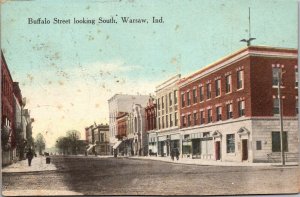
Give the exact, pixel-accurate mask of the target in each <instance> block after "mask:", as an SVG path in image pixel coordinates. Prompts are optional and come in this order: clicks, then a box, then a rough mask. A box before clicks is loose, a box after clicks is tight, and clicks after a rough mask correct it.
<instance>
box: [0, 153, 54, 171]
mask: <svg viewBox="0 0 300 197" xmlns="http://www.w3.org/2000/svg"><path fill="white" fill-rule="evenodd" d="M48 170H56V167H55V165H54V164H52V163H51V162H50V164H46V157H43V156H37V157H33V159H32V161H31V166H28V161H27V159H26V160H22V161H18V162H16V163H14V164H11V165H9V166H6V167H4V168H2V172H36V171H48Z"/></svg>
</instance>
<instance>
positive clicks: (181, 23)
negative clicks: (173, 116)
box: [1, 0, 297, 146]
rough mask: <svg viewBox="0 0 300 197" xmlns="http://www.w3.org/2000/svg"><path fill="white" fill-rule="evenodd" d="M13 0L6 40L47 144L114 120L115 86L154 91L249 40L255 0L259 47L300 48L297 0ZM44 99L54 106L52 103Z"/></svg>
mask: <svg viewBox="0 0 300 197" xmlns="http://www.w3.org/2000/svg"><path fill="white" fill-rule="evenodd" d="M63 2H64V3H62V1H61V0H51V1H50V0H49V1H19V2H18V1H7V2H5V3H3V4H2V6H1V23H2V24H1V30H2V31H1V33H2V35H1V45H2V46H1V48H2V49H3V51H4V55H5V58H6V61H7V63H8V66H9V68H10V71H11V73H12V76H13V79H14V81H19V82H20V87H21V89H22V93H23V96H25V97H27V98H28V101H29V102H28V104H27V107H28V108H29V109H31V113H32V116H34V118H35V119H36V122H35V124H34V135H35V134H36V133H38V132H42V133H45V131H48V132H49V133H50V134H48V135H49V136H47V138H48V139H47V143H48V145H50V146H51V145H53V144H54V141H55V138H56V137H57V136H59V135H64V133H65V131H66V130H68V129H77V130H79V131H81V132H83V130H84V127H85V126H88V125H89V124H92V123H93V122H94V121H96V122H97V123H100V122H104V123H106V122H108V105H107V99H108V98H110V97H111V96H112V95H113V94H114V93H116V92H123V93H136V92H140V93H143V94H149V93H153V91H154V89H155V86H156V85H157V84H158V83H160V82H162V81H163V80H165V79H167V78H168V77H170V76H172V75H174V74H176V73H177V72H178V71H180V72H181V74H182V75H183V76H184V75H186V74H188V73H192V72H194V71H196V70H198V69H200V68H201V67H203V66H205V65H207V64H209V63H211V62H214V61H216V60H217V59H219V58H221V57H223V56H225V55H228V54H229V53H232V52H234V51H236V50H239V49H241V48H242V47H245V43H241V42H239V40H241V39H243V38H247V37H248V7H251V19H252V20H251V34H252V36H253V37H255V38H257V39H256V40H255V41H254V42H253V45H268V46H275V47H288V48H296V47H297V1H296V0H290V1H287V0H279V1H271V0H263V1H262V0H252V1H251V0H240V1H237V0H226V1H221V0H201V1H196V0H190V1H181V0H175V1H174V0H172V1H171V0H169V1H167V0H163V1H158V0H156V1H148V0H144V1H134V0H127V1H124V0H122V1H108V0H98V1H97V0H94V1H79V0H77V1H74V0H72V1H63ZM116 14H117V15H118V16H128V17H138V18H149V19H151V17H152V16H157V17H160V16H162V17H163V18H164V21H165V23H163V24H152V23H149V24H122V23H121V21H120V20H118V21H119V23H118V24H97V25H90V24H86V25H74V24H70V25H54V24H50V25H28V24H27V21H28V18H29V17H32V18H33V19H37V18H39V17H40V18H45V17H46V18H48V19H50V20H51V21H52V19H53V18H55V17H57V18H61V19H69V18H71V20H72V19H73V18H74V17H76V18H78V19H80V18H82V17H84V18H89V19H91V18H96V19H97V18H98V17H110V16H115V15H116ZM45 105H47V106H48V105H50V107H47V106H45Z"/></svg>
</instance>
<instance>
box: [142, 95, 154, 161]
mask: <svg viewBox="0 0 300 197" xmlns="http://www.w3.org/2000/svg"><path fill="white" fill-rule="evenodd" d="M156 113H157V109H156V103H155V99H154V98H152V97H150V98H149V101H148V103H147V106H146V107H145V121H146V123H145V126H146V128H145V129H146V132H147V133H148V149H149V155H152V153H153V154H156V153H157V144H156V140H155V138H154V139H153V137H152V138H149V134H150V133H155V130H156V129H157V128H156Z"/></svg>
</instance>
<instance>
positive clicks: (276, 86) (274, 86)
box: [272, 85, 285, 88]
mask: <svg viewBox="0 0 300 197" xmlns="http://www.w3.org/2000/svg"><path fill="white" fill-rule="evenodd" d="M272 88H278V85H273V86H272ZM280 88H285V86H280Z"/></svg>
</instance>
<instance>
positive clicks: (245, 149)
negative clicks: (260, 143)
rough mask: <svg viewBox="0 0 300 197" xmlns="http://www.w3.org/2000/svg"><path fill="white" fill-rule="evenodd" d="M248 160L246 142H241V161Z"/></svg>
mask: <svg viewBox="0 0 300 197" xmlns="http://www.w3.org/2000/svg"><path fill="white" fill-rule="evenodd" d="M245 160H248V140H247V139H245V140H242V161H245Z"/></svg>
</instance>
